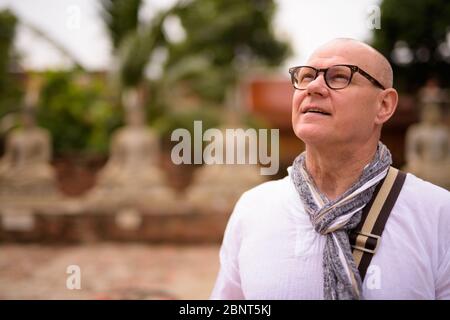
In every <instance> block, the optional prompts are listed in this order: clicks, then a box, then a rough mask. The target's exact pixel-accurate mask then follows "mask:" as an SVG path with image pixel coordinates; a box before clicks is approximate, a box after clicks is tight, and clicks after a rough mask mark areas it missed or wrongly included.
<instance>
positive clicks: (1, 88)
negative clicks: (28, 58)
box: [0, 10, 22, 118]
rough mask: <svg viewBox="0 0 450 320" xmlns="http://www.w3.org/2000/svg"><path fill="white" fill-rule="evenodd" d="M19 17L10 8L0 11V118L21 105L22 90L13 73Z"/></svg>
mask: <svg viewBox="0 0 450 320" xmlns="http://www.w3.org/2000/svg"><path fill="white" fill-rule="evenodd" d="M16 24H17V18H16V17H15V16H14V14H13V13H12V12H10V11H9V10H4V11H0V118H1V117H2V116H3V115H5V114H6V113H9V112H12V111H14V110H16V109H18V107H19V103H20V97H21V95H22V92H21V90H20V87H19V85H18V82H19V81H18V79H16V78H15V77H14V76H13V75H12V74H11V69H12V67H13V65H14V63H15V61H14V59H15V57H14V52H13V43H14V35H15V30H16Z"/></svg>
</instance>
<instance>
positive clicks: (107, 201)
mask: <svg viewBox="0 0 450 320" xmlns="http://www.w3.org/2000/svg"><path fill="white" fill-rule="evenodd" d="M139 100H140V97H139V92H138V91H137V90H130V91H126V92H125V93H124V94H123V103H124V106H125V114H126V126H125V127H123V128H121V129H119V130H118V131H117V132H115V133H114V134H113V137H112V139H111V147H110V157H109V160H108V162H107V163H106V165H105V167H104V168H103V169H102V170H101V171H100V173H99V175H98V179H97V184H96V186H95V187H94V189H93V190H92V191H91V192H90V194H89V195H88V200H87V201H88V203H90V204H91V205H93V206H95V207H99V206H101V207H107V208H117V207H118V206H119V207H123V206H125V207H126V206H135V205H138V206H144V207H147V206H151V207H152V208H154V209H157V208H159V209H162V208H167V207H168V206H170V205H173V202H174V194H173V192H172V190H171V189H170V188H169V187H168V186H167V182H166V178H165V175H164V172H162V170H161V169H160V168H159V167H158V160H159V155H160V146H159V140H158V137H157V135H156V133H154V132H153V130H151V129H150V128H148V127H147V126H146V124H145V114H144V111H143V109H142V106H141V104H140V102H139Z"/></svg>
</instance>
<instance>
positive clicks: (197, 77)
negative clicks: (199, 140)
mask: <svg viewBox="0 0 450 320" xmlns="http://www.w3.org/2000/svg"><path fill="white" fill-rule="evenodd" d="M274 12H275V4H274V2H273V1H272V0H250V1H239V0H195V1H189V2H182V3H180V5H178V6H176V7H175V8H174V9H173V10H172V14H173V15H175V16H178V17H179V19H180V20H181V24H182V26H183V27H184V29H185V32H186V38H185V40H184V41H183V42H181V43H178V44H173V45H172V46H170V47H169V49H170V50H169V59H168V61H167V63H166V66H165V69H166V72H167V73H169V74H173V73H178V74H179V77H178V79H177V80H179V79H188V80H189V81H190V82H191V84H192V90H193V92H195V93H196V94H198V95H199V96H200V97H202V98H204V99H205V100H206V101H211V102H213V103H223V101H224V99H225V96H226V94H227V92H228V90H229V89H230V87H233V86H234V85H235V84H236V82H237V81H238V79H239V76H240V74H241V73H243V72H245V70H246V68H248V67H251V66H253V65H269V66H274V65H278V64H279V63H281V62H282V61H283V60H284V59H285V58H286V56H287V55H288V54H289V52H290V51H289V47H288V45H287V44H286V43H284V42H282V41H279V40H277V39H276V38H275V36H274V34H273V30H272V25H271V22H272V18H273V14H274ZM186 66H188V67H186ZM182 69H184V70H183V71H185V73H184V74H183V72H182V71H180V70H182ZM175 70H176V71H175Z"/></svg>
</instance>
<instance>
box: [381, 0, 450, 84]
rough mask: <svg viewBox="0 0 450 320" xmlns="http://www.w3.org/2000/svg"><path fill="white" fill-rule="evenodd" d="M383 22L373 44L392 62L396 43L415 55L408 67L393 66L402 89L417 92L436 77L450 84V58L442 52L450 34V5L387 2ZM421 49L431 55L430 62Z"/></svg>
mask: <svg viewBox="0 0 450 320" xmlns="http://www.w3.org/2000/svg"><path fill="white" fill-rule="evenodd" d="M380 22H381V29H378V30H377V29H376V30H375V31H374V41H373V45H374V46H375V47H376V48H377V49H378V50H380V51H381V52H382V53H383V54H384V55H385V56H386V57H389V58H390V59H391V60H392V56H391V54H392V52H393V50H394V48H395V44H396V43H397V41H400V40H401V41H405V42H406V43H407V45H408V47H409V48H410V49H411V50H412V52H413V54H414V60H413V61H412V62H411V63H410V64H408V65H406V66H400V65H396V64H395V63H393V67H394V73H395V75H396V77H397V80H396V84H397V85H398V86H400V87H401V88H403V89H406V90H413V89H415V88H417V86H419V85H422V84H423V83H424V82H425V80H426V79H427V78H428V77H429V76H432V75H436V76H438V77H439V78H440V79H441V80H442V81H443V83H444V85H449V84H450V57H447V58H445V57H444V56H442V54H441V53H440V50H439V49H438V48H439V46H440V45H441V44H443V43H445V42H446V37H447V36H448V34H449V32H450V2H448V1H447V0H427V1H423V0H383V2H382V4H381V21H380ZM447 46H448V44H447ZM419 50H420V51H422V52H428V55H429V59H428V60H427V59H420V54H418V52H420V51H419ZM449 50H450V48H449Z"/></svg>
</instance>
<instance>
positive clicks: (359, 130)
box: [292, 39, 398, 146]
mask: <svg viewBox="0 0 450 320" xmlns="http://www.w3.org/2000/svg"><path fill="white" fill-rule="evenodd" d="M341 64H346V65H354V66H357V67H358V68H359V69H362V73H364V72H366V73H367V74H368V75H367V74H366V75H363V74H362V73H360V72H358V71H355V70H353V76H352V79H351V82H350V83H349V85H348V86H347V87H345V88H342V89H332V88H330V87H329V86H328V85H331V86H332V87H334V86H333V83H330V82H331V81H332V80H331V77H327V78H328V80H329V81H328V85H327V82H326V81H325V74H324V72H320V73H319V74H318V75H317V78H315V79H312V78H310V80H308V81H307V83H306V84H305V85H304V86H302V88H303V90H295V92H294V96H293V99H292V125H293V128H294V132H295V134H296V135H297V136H298V137H299V138H300V139H302V140H303V141H304V142H305V143H306V144H307V145H308V144H309V145H317V146H320V145H330V144H353V145H364V144H365V143H368V142H374V141H378V139H379V136H380V131H381V127H382V125H383V123H384V122H386V121H387V120H388V119H389V118H390V117H391V116H392V114H393V113H394V111H395V109H396V106H397V101H398V94H397V91H396V90H395V89H393V88H392V84H393V73H392V68H391V66H390V64H389V62H388V61H387V60H386V58H385V57H383V55H381V54H380V53H379V52H378V51H376V50H375V49H374V48H372V47H370V46H369V45H367V44H364V43H362V42H359V41H356V40H352V39H336V40H332V41H330V42H328V43H326V44H325V45H323V46H321V47H320V48H318V49H317V50H316V51H315V52H314V53H313V54H312V55H311V57H310V58H309V60H308V62H307V63H306V64H305V65H308V66H311V67H314V68H316V69H326V68H329V67H331V66H334V65H341ZM311 70H312V69H311ZM328 75H329V76H330V75H331V73H329V74H328ZM335 76H336V79H337V80H336V82H337V83H339V81H344V83H345V80H340V78H339V74H336V75H335ZM370 78H373V79H375V80H376V81H378V82H379V83H380V84H381V86H377V85H375V84H374V83H376V81H373V80H369V79H370ZM371 81H372V82H371ZM381 87H383V88H385V89H382V88H381ZM316 111H320V112H321V113H319V112H316Z"/></svg>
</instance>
